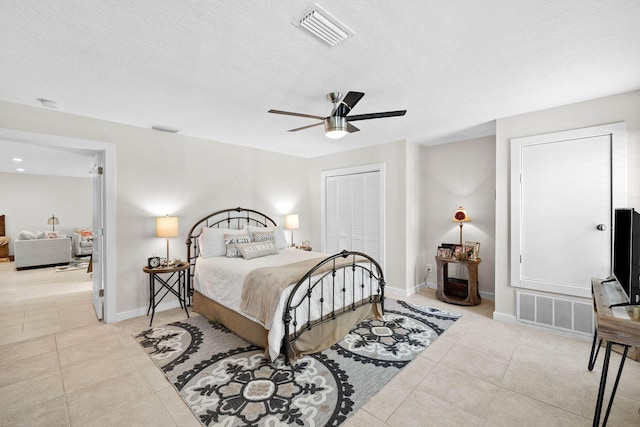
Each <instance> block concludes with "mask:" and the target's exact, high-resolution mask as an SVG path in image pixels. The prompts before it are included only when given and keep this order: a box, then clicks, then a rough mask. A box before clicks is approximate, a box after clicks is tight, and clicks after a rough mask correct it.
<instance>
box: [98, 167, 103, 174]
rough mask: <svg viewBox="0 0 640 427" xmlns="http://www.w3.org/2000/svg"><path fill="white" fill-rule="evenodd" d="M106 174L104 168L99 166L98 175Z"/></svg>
mask: <svg viewBox="0 0 640 427" xmlns="http://www.w3.org/2000/svg"><path fill="white" fill-rule="evenodd" d="M103 174H104V168H103V167H102V166H98V175H103Z"/></svg>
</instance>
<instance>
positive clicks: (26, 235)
mask: <svg viewBox="0 0 640 427" xmlns="http://www.w3.org/2000/svg"><path fill="white" fill-rule="evenodd" d="M36 238H37V237H36V235H35V234H33V233H32V232H30V231H27V230H24V231H21V232H20V234H18V240H33V239H36Z"/></svg>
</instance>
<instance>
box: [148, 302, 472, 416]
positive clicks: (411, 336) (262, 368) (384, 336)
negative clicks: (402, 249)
mask: <svg viewBox="0 0 640 427" xmlns="http://www.w3.org/2000/svg"><path fill="white" fill-rule="evenodd" d="M459 317H460V316H459V315H457V314H453V313H449V312H443V311H439V310H435V309H432V308H429V307H425V306H419V305H414V304H408V303H405V302H403V301H395V300H391V299H387V300H386V301H385V315H384V319H383V320H382V321H379V320H367V321H364V322H362V323H360V324H359V325H358V326H356V327H355V328H354V329H353V330H352V331H351V332H350V333H349V334H348V335H347V336H346V337H345V338H344V339H343V340H342V341H340V342H339V343H338V344H336V345H334V346H333V347H331V349H328V350H325V351H322V352H320V353H316V354H313V355H310V356H306V357H304V358H302V359H300V360H298V361H297V362H296V363H295V364H294V365H293V366H291V367H289V366H286V365H284V363H283V361H282V358H278V360H276V361H275V362H274V363H271V362H269V360H268V359H267V358H266V357H265V356H264V351H263V350H262V349H260V348H258V347H255V346H253V345H250V344H249V343H247V342H246V341H243V340H242V339H240V338H239V337H237V336H236V335H234V334H233V333H232V332H231V331H229V330H228V329H226V328H225V327H224V326H222V325H220V324H218V323H215V322H209V321H208V320H207V319H205V318H204V317H202V316H197V317H193V318H191V319H187V320H186V321H181V322H175V323H171V324H169V325H164V326H157V327H154V328H151V329H148V330H145V331H143V332H141V333H139V334H136V339H137V341H138V342H139V343H140V345H142V346H143V347H144V349H145V351H146V352H147V353H148V354H149V356H150V357H151V358H152V359H153V360H154V362H155V363H156V365H157V366H158V367H159V368H160V369H161V370H162V371H163V372H164V374H165V376H166V377H167V379H168V380H169V381H170V382H171V383H172V384H173V385H174V386H175V387H176V389H177V390H178V391H179V393H180V395H181V396H182V398H183V400H184V401H185V402H186V404H187V405H188V406H189V407H190V408H191V410H192V411H193V412H194V414H195V415H196V416H197V417H198V419H199V420H200V422H201V423H202V424H203V425H205V426H213V425H225V426H240V425H255V426H266V425H282V424H285V425H300V426H303V425H304V426H337V425H340V424H342V423H343V422H344V421H345V420H346V419H347V417H348V416H349V415H351V414H353V413H354V412H355V411H356V410H357V409H358V408H359V407H360V406H362V405H363V404H364V403H365V402H366V401H367V400H369V399H370V398H371V397H372V396H373V395H374V394H375V393H376V392H377V391H378V390H380V388H382V387H383V386H384V385H385V384H386V383H387V382H388V381H389V380H390V379H391V378H393V377H394V376H395V375H396V374H397V373H398V372H399V371H400V370H401V369H402V368H403V367H404V366H406V365H407V364H408V363H410V362H411V361H412V360H413V359H414V358H415V357H416V356H417V355H418V354H419V353H420V352H421V351H423V350H424V349H426V348H427V347H428V346H429V345H430V344H431V343H432V342H433V341H435V340H436V339H437V338H438V336H440V335H441V334H442V333H444V331H445V330H446V329H447V328H448V327H449V326H451V325H452V324H453V323H454V322H455V321H456V320H457V319H458V318H459Z"/></svg>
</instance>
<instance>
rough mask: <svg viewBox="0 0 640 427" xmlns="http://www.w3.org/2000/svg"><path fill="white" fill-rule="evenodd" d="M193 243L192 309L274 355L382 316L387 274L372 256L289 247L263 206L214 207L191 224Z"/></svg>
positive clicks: (290, 353) (290, 354)
mask: <svg viewBox="0 0 640 427" xmlns="http://www.w3.org/2000/svg"><path fill="white" fill-rule="evenodd" d="M221 236H224V238H222V237H221ZM247 236H248V237H249V239H248V241H247ZM221 239H222V240H221ZM221 242H222V243H221ZM186 245H187V258H188V261H189V262H190V264H191V265H190V268H189V274H188V275H187V285H188V289H189V290H188V294H189V296H190V298H191V303H192V310H193V311H195V312H197V313H200V314H202V315H203V316H205V317H207V318H208V319H210V320H215V321H217V322H220V323H222V324H223V325H224V326H226V327H227V328H228V329H230V330H231V331H233V332H234V333H235V334H237V335H239V336H240V337H242V338H244V339H245V340H247V341H249V342H251V343H253V344H255V345H258V346H260V347H262V348H264V349H265V353H266V354H267V355H268V356H269V358H270V359H271V360H272V361H273V360H275V359H276V358H277V357H278V355H280V354H282V355H283V356H284V361H285V363H287V364H290V363H291V361H294V360H295V359H297V358H299V357H301V356H302V355H304V354H311V353H315V352H318V351H321V350H324V349H325V348H328V347H330V346H331V345H333V344H335V343H336V342H338V341H339V340H340V339H342V338H343V337H344V336H345V335H346V334H347V333H348V332H349V330H351V328H352V327H353V326H355V325H357V324H358V323H359V322H361V321H362V320H364V319H369V318H381V316H382V313H383V310H384V287H385V281H384V275H383V272H382V269H381V267H380V265H379V264H378V263H377V262H376V261H375V260H374V259H373V258H371V257H370V256H368V255H366V254H364V253H361V252H354V251H342V252H340V253H338V254H334V255H327V254H322V253H318V252H310V251H304V250H300V249H296V248H293V247H288V246H287V242H286V239H285V237H284V234H283V230H282V229H281V228H280V227H277V225H276V223H275V222H274V221H273V220H272V219H271V218H269V217H268V216H267V215H265V214H263V213H261V212H258V211H255V210H252V209H246V208H240V207H238V208H233V209H224V210H221V211H217V212H214V213H212V214H209V215H207V216H206V217H204V218H202V219H201V220H199V221H197V222H196V223H195V224H194V225H193V226H192V227H191V229H190V231H189V234H188V237H187V240H186ZM256 248H257V249H256ZM229 251H232V254H231V255H232V256H229ZM233 251H237V252H240V256H238V254H235V253H233ZM252 251H255V252H252ZM261 251H262V252H268V253H267V254H264V253H262V252H261ZM245 255H246V256H245Z"/></svg>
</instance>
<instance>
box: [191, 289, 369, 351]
mask: <svg viewBox="0 0 640 427" xmlns="http://www.w3.org/2000/svg"><path fill="white" fill-rule="evenodd" d="M192 304H193V308H192V311H195V312H196V313H199V314H201V315H203V316H204V317H206V318H207V319H209V320H214V321H216V322H219V323H222V324H223V325H225V326H226V327H227V328H229V329H230V330H231V331H233V332H234V333H235V334H236V335H238V336H239V337H240V338H242V339H244V340H246V341H249V342H250V343H252V344H255V345H257V346H259V347H261V348H264V349H267V348H268V340H267V336H268V334H269V331H268V330H266V329H265V328H264V327H262V326H261V325H259V324H258V323H256V322H254V321H251V320H249V319H247V318H246V317H244V316H242V315H241V314H239V313H237V312H236V311H234V310H231V309H229V308H227V307H225V306H223V305H221V304H218V303H217V302H215V301H213V300H211V299H209V298H207V297H205V296H204V295H202V294H201V293H200V292H198V291H196V290H194V291H193V303H192ZM374 318H376V319H381V318H382V309H381V307H380V304H379V303H373V304H369V303H367V304H363V305H361V306H359V307H357V308H356V309H355V310H353V311H351V310H349V311H347V312H344V313H342V314H341V315H340V316H339V317H337V318H336V319H334V320H332V321H328V322H325V323H321V324H319V325H316V326H314V327H313V328H312V329H311V330H308V331H304V332H302V333H300V334H299V335H298V337H297V339H296V340H295V341H293V342H292V343H290V344H289V345H288V346H287V348H288V353H289V359H290V360H291V361H295V360H296V359H298V358H299V357H301V356H303V355H305V354H312V353H317V352H319V351H322V350H325V349H327V348H329V347H331V346H332V345H333V344H335V343H337V342H338V341H340V340H341V339H342V338H344V336H345V335H347V333H348V332H349V331H350V330H351V329H352V328H353V327H354V326H355V325H357V324H358V323H360V322H362V321H363V320H365V319H374Z"/></svg>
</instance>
